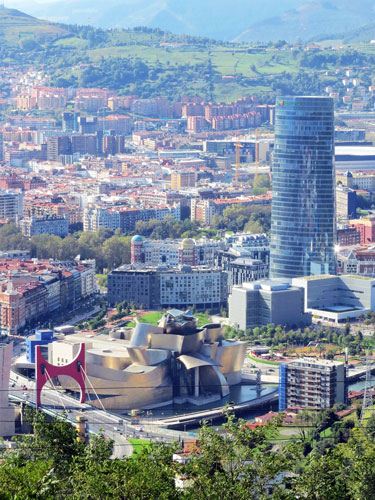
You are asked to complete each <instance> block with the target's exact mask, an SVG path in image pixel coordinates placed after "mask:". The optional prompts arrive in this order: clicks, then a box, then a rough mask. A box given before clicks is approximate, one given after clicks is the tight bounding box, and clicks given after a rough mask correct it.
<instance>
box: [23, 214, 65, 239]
mask: <svg viewBox="0 0 375 500" xmlns="http://www.w3.org/2000/svg"><path fill="white" fill-rule="evenodd" d="M19 227H20V229H21V231H22V234H23V235H24V236H27V237H28V238H31V237H32V236H34V235H37V234H54V235H56V236H60V237H61V238H65V236H67V235H68V233H69V217H68V216H65V215H64V216H63V217H58V216H55V215H47V216H45V217H40V218H39V217H35V216H32V217H25V218H23V219H21V220H20V221H19Z"/></svg>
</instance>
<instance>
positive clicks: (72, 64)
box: [0, 9, 375, 103]
mask: <svg viewBox="0 0 375 500" xmlns="http://www.w3.org/2000/svg"><path fill="white" fill-rule="evenodd" d="M374 38H375V36H374ZM6 64H9V65H19V66H21V67H24V68H27V67H30V66H32V67H34V68H36V69H38V70H43V71H45V72H46V74H47V75H48V76H49V84H50V85H53V86H59V87H78V86H81V87H107V88H110V89H114V90H116V91H117V92H119V93H120V94H136V95H139V96H141V97H153V96H165V97H167V98H168V99H170V100H177V99H179V98H182V97H183V96H186V95H189V96H192V95H197V96H199V97H201V98H202V99H205V100H215V101H225V102H229V101H232V100H234V99H237V98H239V97H243V96H246V95H258V96H259V97H260V98H261V100H262V102H269V103H271V102H274V99H275V95H277V94H284V95H285V94H287V95H288V94H289V95H293V94H294V95H298V94H306V92H308V93H309V94H312V95H314V94H315V95H317V94H320V95H321V94H322V93H324V89H325V87H326V86H327V85H333V86H335V85H342V83H341V79H340V77H339V76H335V71H336V70H337V69H339V68H344V67H345V66H348V65H350V66H352V67H357V68H358V71H359V76H360V78H361V80H362V81H363V84H364V85H365V86H367V85H370V84H371V83H372V79H373V75H372V69H371V68H372V67H373V66H374V64H375V47H374V46H373V45H370V44H368V43H367V44H356V45H355V48H353V47H352V48H349V47H347V46H343V47H339V48H336V49H331V48H326V49H322V50H318V51H316V50H314V51H313V52H308V51H306V50H305V48H304V46H303V45H289V44H287V43H286V42H280V41H277V42H274V43H269V44H267V45H261V44H254V43H236V44H235V43H230V42H218V41H215V40H210V39H208V38H202V37H194V36H189V35H175V34H173V33H170V32H168V31H162V30H160V29H157V28H155V29H152V28H145V27H139V28H134V29H111V30H109V29H108V30H107V29H99V28H94V27H92V26H76V25H74V26H73V25H61V24H52V23H48V22H45V21H40V20H38V19H36V18H33V17H31V16H28V15H26V14H22V13H21V12H19V11H16V10H9V9H3V10H0V66H1V65H6ZM3 92H6V90H3Z"/></svg>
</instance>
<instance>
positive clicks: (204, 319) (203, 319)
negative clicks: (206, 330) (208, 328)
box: [194, 313, 211, 328]
mask: <svg viewBox="0 0 375 500" xmlns="http://www.w3.org/2000/svg"><path fill="white" fill-rule="evenodd" d="M194 316H195V317H196V318H198V328H201V327H202V326H203V325H207V323H211V317H210V316H207V315H206V314H203V313H195V314H194Z"/></svg>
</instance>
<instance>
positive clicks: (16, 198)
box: [0, 189, 23, 220]
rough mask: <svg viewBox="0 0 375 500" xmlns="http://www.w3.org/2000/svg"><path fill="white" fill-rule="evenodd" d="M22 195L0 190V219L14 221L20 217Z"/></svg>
mask: <svg viewBox="0 0 375 500" xmlns="http://www.w3.org/2000/svg"><path fill="white" fill-rule="evenodd" d="M22 213H23V194H22V193H21V192H18V193H17V192H15V191H10V190H2V189H1V190H0V218H1V219H12V220H16V219H17V218H18V217H22Z"/></svg>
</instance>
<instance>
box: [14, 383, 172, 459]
mask: <svg viewBox="0 0 375 500" xmlns="http://www.w3.org/2000/svg"><path fill="white" fill-rule="evenodd" d="M11 376H12V380H11V386H10V388H9V394H10V396H12V397H13V398H17V400H20V401H24V402H28V403H31V404H34V405H35V402H36V391H35V382H34V381H30V380H29V381H28V380H27V379H26V378H23V377H21V376H19V378H18V382H16V381H15V374H13V375H11ZM13 384H14V385H13ZM24 386H26V387H27V389H26V390H24V389H23V387H24ZM42 410H43V411H45V412H46V413H48V414H50V415H53V416H59V417H63V418H64V419H65V420H67V421H69V422H71V423H72V424H73V423H74V424H75V423H76V417H77V416H82V415H84V417H85V418H86V421H87V424H86V428H87V432H89V433H94V434H99V433H100V432H102V433H103V434H104V435H105V436H106V437H107V438H110V439H113V441H114V447H113V455H112V458H122V457H129V456H131V455H132V453H133V447H132V445H131V443H130V442H129V441H128V439H127V438H136V439H146V440H149V441H155V442H158V441H163V442H166V443H171V442H172V441H175V440H177V439H178V437H179V436H178V433H173V432H171V431H169V430H167V429H163V428H162V427H157V426H155V427H154V426H151V425H147V426H143V425H140V424H138V423H137V424H134V423H131V420H130V418H129V417H124V416H123V415H120V414H119V415H116V414H113V413H110V412H107V411H103V410H101V409H99V408H96V407H93V406H91V405H90V404H87V403H80V402H79V401H77V400H76V399H75V398H73V397H71V396H69V395H67V394H66V393H65V392H64V391H60V390H58V391H55V390H53V389H52V388H51V387H49V386H45V387H44V389H43V391H42Z"/></svg>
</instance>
